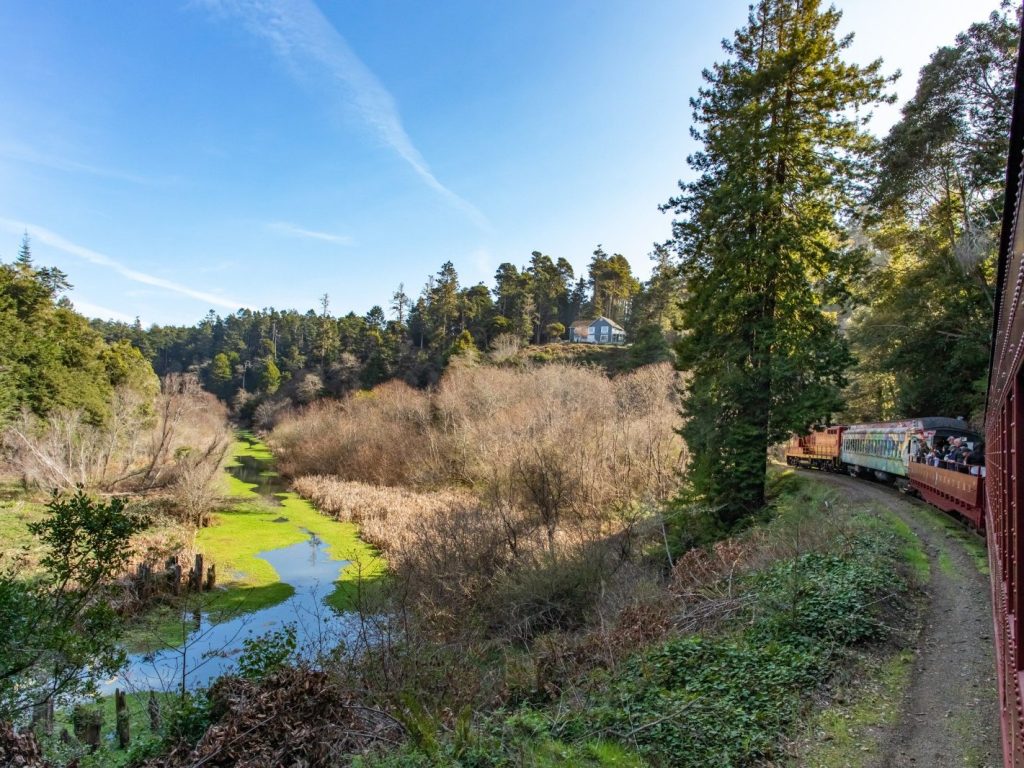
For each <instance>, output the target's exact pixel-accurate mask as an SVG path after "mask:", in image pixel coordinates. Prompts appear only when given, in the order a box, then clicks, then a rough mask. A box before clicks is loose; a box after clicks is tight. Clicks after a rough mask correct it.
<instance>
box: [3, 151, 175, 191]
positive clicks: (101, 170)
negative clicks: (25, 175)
mask: <svg viewBox="0 0 1024 768" xmlns="http://www.w3.org/2000/svg"><path fill="white" fill-rule="evenodd" d="M0 157H6V158H7V159H8V160H16V161H18V162H21V163H30V164H32V165H39V166H42V167H44V168H52V169H54V170H57V171H66V172H68V173H85V174H88V175H90V176H99V177H102V178H105V179H115V180H117V181H127V182H130V183H132V184H146V185H149V184H157V183H162V182H160V181H158V180H154V179H149V178H146V177H143V176H137V175H136V174H133V173H126V172H124V171H121V170H118V169H116V168H105V167H103V166H99V165H90V164H89V163H80V162H78V161H77V160H71V159H69V158H66V157H60V156H57V155H52V154H48V153H46V152H40V151H39V150H37V149H34V148H33V147H29V146H26V145H24V144H12V143H3V142H0Z"/></svg>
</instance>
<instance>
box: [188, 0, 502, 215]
mask: <svg viewBox="0 0 1024 768" xmlns="http://www.w3.org/2000/svg"><path fill="white" fill-rule="evenodd" d="M205 4H206V5H207V6H208V7H210V8H213V9H215V10H217V11H220V12H222V13H228V14H231V15H234V16H237V17H240V18H241V19H242V20H243V22H244V23H245V25H246V27H247V28H248V29H249V30H250V31H251V32H252V33H253V34H256V35H258V36H259V37H262V38H264V39H265V40H266V41H267V42H269V43H270V45H271V46H272V48H273V49H274V52H275V53H276V54H277V55H278V56H279V57H280V58H281V59H283V60H284V61H285V62H286V63H287V64H288V65H289V66H291V67H293V68H294V69H295V71H296V72H299V73H304V74H326V75H327V76H328V77H329V78H330V79H331V80H332V81H333V82H334V83H335V84H336V85H337V86H338V88H339V91H340V95H341V96H342V97H343V98H344V99H345V101H346V102H347V103H349V104H350V105H351V106H352V107H353V108H354V109H355V110H356V112H358V114H359V115H360V117H362V119H363V120H364V122H366V124H367V125H368V126H369V127H370V129H371V130H372V131H373V132H374V133H375V134H376V135H377V137H378V138H379V139H380V140H381V141H383V142H384V143H385V144H387V145H388V146H389V147H391V148H392V149H393V150H394V151H395V152H396V153H397V154H398V155H399V156H400V157H401V158H402V159H403V160H405V161H406V162H407V163H408V164H409V165H410V166H411V167H412V169H413V170H414V171H415V172H416V173H417V174H418V175H419V177H420V178H421V179H422V180H423V181H424V182H426V184H427V185H428V186H429V187H430V188H431V189H433V190H435V191H436V192H437V193H438V194H440V195H441V196H442V197H444V198H445V199H446V200H448V202H449V203H451V204H452V205H453V206H455V207H456V208H458V209H459V210H461V211H463V212H464V213H465V214H466V215H468V216H469V217H470V218H471V219H472V220H473V221H474V222H475V223H476V224H477V225H478V226H479V227H481V228H482V229H488V228H489V226H490V225H489V224H488V222H487V219H486V218H485V217H484V215H483V214H482V213H481V212H480V211H479V210H478V209H477V208H476V206H474V205H473V204H472V203H470V202H468V201H467V200H465V199H463V198H462V197H459V195H457V194H456V193H455V192H452V191H451V190H450V189H448V187H446V186H445V185H444V184H442V183H441V182H440V181H438V179H437V177H436V176H434V174H433V172H432V171H431V170H430V167H429V166H428V165H427V162H426V160H424V158H423V155H421V154H420V152H419V150H418V149H416V147H415V145H414V144H413V143H412V139H410V138H409V134H407V133H406V131H405V127H404V126H403V125H402V119H401V117H400V116H399V114H398V107H397V105H396V104H395V100H394V97H392V95H391V94H390V93H389V92H388V90H387V89H386V88H385V87H384V86H383V85H382V84H381V82H380V81H379V80H378V79H377V77H376V76H375V75H374V74H373V72H371V71H370V70H369V68H368V67H367V66H366V65H365V64H364V63H363V62H362V60H360V58H359V57H358V56H357V55H356V54H355V52H354V51H353V50H352V48H351V47H350V46H349V44H348V43H347V42H346V41H345V38H343V37H342V36H341V34H340V33H339V32H338V30H336V29H335V28H334V25H332V24H331V22H330V21H329V20H328V19H327V17H326V16H324V15H323V13H322V12H321V11H320V9H319V8H318V7H317V6H316V4H315V3H314V2H312V1H311V0H205Z"/></svg>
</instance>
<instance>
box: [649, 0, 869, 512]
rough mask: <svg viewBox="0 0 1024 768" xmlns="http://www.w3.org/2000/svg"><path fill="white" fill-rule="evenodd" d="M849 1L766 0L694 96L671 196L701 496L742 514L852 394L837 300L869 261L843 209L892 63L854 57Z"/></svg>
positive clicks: (860, 170)
mask: <svg viewBox="0 0 1024 768" xmlns="http://www.w3.org/2000/svg"><path fill="white" fill-rule="evenodd" d="M839 20H840V13H839V12H838V11H836V10H835V9H834V8H829V9H827V10H822V9H821V7H820V3H819V2H818V0H759V2H757V3H756V4H755V5H754V6H753V7H752V9H751V12H750V15H749V18H748V23H747V26H745V27H744V28H742V29H740V30H738V31H737V32H736V34H735V37H734V39H733V40H732V41H727V42H725V43H724V44H723V47H724V49H725V51H726V52H727V54H728V55H729V59H728V61H726V62H725V63H720V64H716V65H715V66H714V67H713V69H711V70H709V71H705V73H704V78H705V80H706V83H707V85H706V86H705V87H703V88H702V89H701V90H700V92H699V95H698V96H697V98H695V99H693V100H692V102H691V104H692V106H693V108H694V121H695V123H696V125H697V126H698V127H697V128H695V129H693V133H694V136H695V138H697V139H698V140H700V141H701V142H702V143H703V149H702V150H701V151H700V152H698V153H696V154H695V155H693V156H691V157H690V158H689V159H688V162H689V164H690V166H691V168H693V169H694V170H695V171H696V172H697V173H698V174H699V177H698V178H697V179H696V181H693V182H691V183H683V182H680V189H681V190H682V194H680V195H679V196H678V197H676V198H673V199H672V200H670V201H669V202H668V204H666V205H665V206H664V207H663V210H671V211H673V212H675V213H676V214H678V215H679V216H680V218H678V219H677V220H676V221H674V222H673V235H674V245H675V247H676V249H677V251H678V254H679V256H680V261H681V272H682V276H683V278H684V280H685V284H686V285H685V287H686V294H685V295H684V297H683V321H684V325H685V328H686V329H687V332H686V334H685V335H684V337H683V338H682V340H681V341H680V343H679V345H678V352H679V363H680V365H681V366H682V367H683V368H685V369H689V371H690V379H689V383H688V385H687V388H686V391H685V392H684V401H683V407H684V413H685V416H686V423H685V426H684V427H683V436H684V437H685V439H686V440H687V443H688V445H689V448H690V452H691V455H692V464H691V467H690V477H691V480H692V483H693V486H694V490H695V491H696V493H697V494H698V495H699V496H701V497H703V498H704V499H705V500H706V501H707V502H708V503H709V504H711V505H713V506H714V507H715V508H716V509H717V511H718V514H719V517H720V519H721V521H722V522H723V524H724V525H725V526H726V527H733V526H735V525H736V524H737V523H739V522H741V521H742V520H743V519H744V518H745V517H747V516H749V515H751V514H753V513H756V512H757V511H758V510H760V509H761V508H762V507H763V506H764V498H765V496H764V482H765V471H766V463H767V449H768V446H769V445H770V444H771V443H773V442H776V441H778V440H780V439H782V438H784V437H785V436H786V435H788V434H789V433H791V432H792V431H795V430H802V429H805V428H806V427H807V426H808V425H809V424H810V423H812V422H813V421H814V420H816V419H823V418H826V417H828V415H829V414H830V413H831V412H832V411H833V410H834V409H836V408H837V407H838V406H839V405H840V399H839V391H840V388H841V387H842V385H843V383H844V379H843V373H844V370H845V368H846V367H847V366H848V365H849V363H850V356H849V353H848V350H847V348H846V345H845V343H844V342H843V340H842V339H841V338H840V336H839V333H838V327H837V322H836V318H835V316H834V314H832V313H830V312H828V311H827V309H828V308H829V306H831V305H833V303H834V302H836V301H839V300H841V299H842V298H843V296H844V292H845V291H846V290H847V285H848V282H849V279H850V277H851V275H852V273H853V272H854V270H855V268H856V267H857V266H858V264H859V262H860V257H859V254H858V253H857V252H856V251H855V250H854V249H851V248H849V247H847V243H846V240H845V238H844V233H843V228H842V226H841V220H840V217H841V215H842V214H843V212H844V211H846V210H848V209H849V208H850V207H851V206H852V203H853V202H854V200H855V198H856V194H857V192H858V191H859V182H861V181H862V180H863V178H864V176H865V175H866V172H867V160H868V158H869V155H870V152H871V150H872V148H873V145H872V142H871V140H870V138H869V137H868V135H867V134H866V133H865V132H864V131H863V123H864V121H865V120H866V117H865V115H864V114H862V113H861V112H860V111H859V110H860V109H861V108H862V107H865V106H867V105H870V104H872V103H876V102H878V101H880V100H883V99H884V98H886V97H885V96H884V88H885V83H886V80H885V79H884V78H883V77H881V76H880V74H879V71H880V68H881V62H880V61H875V62H873V63H871V64H869V65H868V66H866V67H858V66H855V65H851V64H847V63H845V62H843V60H842V58H841V54H842V52H843V50H844V49H846V48H847V47H848V46H849V44H850V42H851V40H852V38H851V37H846V38H842V39H837V38H836V36H835V31H836V26H837V25H838V23H839Z"/></svg>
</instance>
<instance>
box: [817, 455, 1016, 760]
mask: <svg viewBox="0 0 1024 768" xmlns="http://www.w3.org/2000/svg"><path fill="white" fill-rule="evenodd" d="M813 475H814V477H817V478H820V479H824V480H825V481H826V482H829V483H832V484H834V485H836V486H839V487H840V488H842V491H843V493H844V495H847V496H848V497H849V498H851V499H853V500H863V501H870V502H874V503H877V504H879V505H881V506H884V507H885V508H886V509H889V510H891V511H892V512H894V513H895V514H896V515H898V516H899V517H900V519H902V520H903V521H904V522H905V523H906V524H907V525H908V526H910V529H911V530H912V531H913V532H914V533H915V534H916V535H917V537H918V538H919V539H920V540H921V542H922V544H923V546H924V550H925V552H926V553H927V555H928V559H929V562H930V563H931V580H930V582H929V584H928V586H927V588H926V590H925V591H926V594H927V598H928V604H927V607H926V608H925V611H924V616H923V626H922V629H921V634H920V636H919V638H918V645H917V658H916V660H915V663H914V671H913V676H912V678H911V682H910V686H909V688H908V690H907V692H906V696H905V699H904V702H903V706H902V708H901V715H900V719H899V722H898V723H897V724H896V725H895V726H894V727H893V728H892V729H891V731H890V732H889V733H887V734H886V735H885V737H884V738H883V741H882V752H881V754H882V758H881V761H880V762H879V768H882V767H883V766H884V767H885V768H889V767H893V768H904V767H905V766H921V767H927V768H947V766H948V767H949V768H953V766H955V767H956V768H998V767H999V766H1002V753H1001V747H1000V736H999V706H998V701H997V695H996V683H995V657H994V652H993V649H992V612H991V604H990V603H991V600H990V593H989V582H988V576H987V575H984V574H981V573H979V572H978V569H977V566H976V565H975V561H974V560H973V559H972V557H971V555H970V554H969V553H968V552H967V550H966V549H965V547H964V545H963V543H962V542H961V541H960V540H958V539H957V538H956V537H954V536H952V535H951V534H949V533H948V532H947V531H946V530H944V529H943V528H942V526H941V525H940V524H939V523H938V522H937V521H936V520H935V519H934V518H931V517H930V515H931V511H930V510H932V508H931V507H929V506H928V505H926V504H924V503H923V502H920V501H917V500H914V499H910V498H907V497H904V496H901V495H900V494H899V493H897V492H896V491H894V490H892V489H890V488H887V487H884V486H879V485H875V484H872V483H870V482H867V481H863V480H855V479H853V478H849V477H845V476H841V475H828V474H825V473H823V472H815V473H813Z"/></svg>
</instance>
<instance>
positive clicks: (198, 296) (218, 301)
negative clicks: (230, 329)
mask: <svg viewBox="0 0 1024 768" xmlns="http://www.w3.org/2000/svg"><path fill="white" fill-rule="evenodd" d="M0 227H2V228H3V229H6V230H7V231H9V232H15V233H21V232H28V234H29V237H30V238H32V239H33V240H35V241H37V242H40V243H43V244H44V245H48V246H50V247H51V248H55V249H56V250H58V251H62V252H64V253H67V254H70V255H72V256H77V257H78V258H80V259H83V260H85V261H88V262H89V263H90V264H95V265H97V266H100V267H106V268H107V269H110V270H112V271H114V272H116V273H117V274H119V275H121V276H122V277H124V278H127V279H128V280H131V281H133V282H136V283H142V284H143V285H151V286H153V287H155V288H162V289H163V290H165V291H170V292H171V293H177V294H181V295H182V296H188V297H189V298H190V299H195V300H196V301H201V302H204V303H205V304H207V305H212V306H215V307H226V308H227V309H231V310H235V309H238V308H239V307H246V306H250V305H248V304H246V303H245V302H242V301H235V300H234V299H230V298H227V297H224V296H219V295H217V294H215V293H208V292H206V291H199V290H196V289H194V288H189V287H188V286H187V285H182V284H181V283H176V282H174V281H173V280H165V279H164V278H162V277H157V276H156V275H150V274H147V273H146V272H139V271H138V270H137V269H132V268H131V267H128V266H125V265H124V264H122V263H121V262H119V261H117V260H116V259H113V258H111V257H110V256H107V255H106V254H103V253H100V252H98V251H94V250H91V249H89V248H86V247H85V246H82V245H78V244H77V243H73V242H71V241H70V240H67V239H65V238H63V237H61V236H60V235H58V234H57V233H56V232H52V231H50V230H48V229H46V228H45V227H40V226H38V225H36V224H30V223H28V222H25V221H13V220H12V219H4V218H0Z"/></svg>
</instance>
